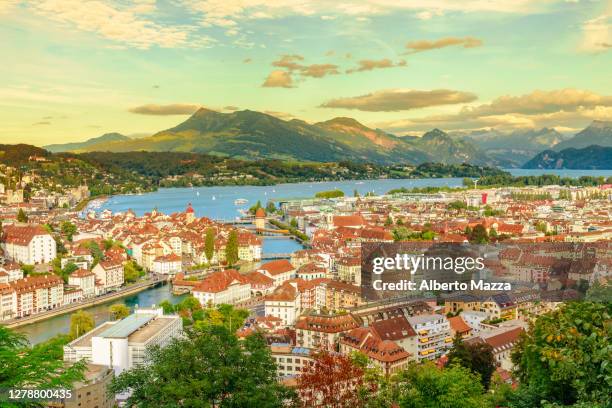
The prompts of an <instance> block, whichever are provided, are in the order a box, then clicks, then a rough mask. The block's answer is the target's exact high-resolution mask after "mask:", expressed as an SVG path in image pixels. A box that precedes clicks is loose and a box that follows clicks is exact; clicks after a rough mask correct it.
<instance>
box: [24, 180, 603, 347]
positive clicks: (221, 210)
mask: <svg viewBox="0 0 612 408" xmlns="http://www.w3.org/2000/svg"><path fill="white" fill-rule="evenodd" d="M508 171H510V172H511V173H512V174H514V175H520V176H523V175H539V174H557V175H561V176H565V177H580V176H585V175H591V176H605V177H609V176H612V171H611V170H604V171H590V170H522V169H510V170H508ZM462 183H463V179H462V178H439V179H407V180H401V179H399V180H363V181H356V180H351V181H331V182H316V183H315V182H313V183H294V184H278V185H275V186H263V187H260V186H238V187H236V186H224V187H196V188H164V189H160V190H158V191H156V192H152V193H148V194H143V195H123V196H114V197H111V198H110V199H109V200H108V201H106V202H105V203H104V204H103V205H102V206H101V207H100V208H96V210H97V211H101V210H104V209H107V208H108V209H110V210H111V211H113V212H119V211H126V210H128V209H132V210H133V211H134V212H136V214H137V215H142V214H144V213H145V212H147V211H151V210H152V209H153V208H156V207H157V209H158V210H159V211H161V212H164V213H172V212H176V211H183V210H184V209H185V207H186V206H187V204H189V203H191V204H192V206H193V208H194V210H195V212H196V215H197V216H198V217H202V216H206V217H209V218H212V219H216V220H230V219H234V218H235V217H237V216H239V215H240V213H239V212H238V210H239V209H246V208H248V207H250V206H251V205H253V204H255V203H256V202H257V200H260V201H261V202H262V204H263V205H265V204H266V203H267V201H268V200H270V199H287V198H306V197H313V196H314V194H315V193H316V192H319V191H325V190H332V189H340V190H342V191H344V193H345V194H346V195H353V192H354V191H355V190H357V191H358V192H359V193H360V194H362V195H363V194H365V193H367V192H373V193H375V194H384V193H386V192H387V191H389V190H391V189H394V188H400V187H406V188H412V187H439V186H448V187H458V186H461V185H462ZM239 198H242V199H246V200H248V202H247V203H246V204H243V205H239V206H237V205H235V204H234V201H235V200H236V199H239ZM300 248H301V246H300V245H299V244H298V243H297V242H295V241H294V240H292V239H289V238H287V239H264V243H263V252H264V254H266V253H289V252H294V251H296V250H298V249H300ZM181 299H182V297H180V296H174V295H172V293H170V288H169V286H168V285H164V286H160V287H156V288H151V289H148V290H145V291H143V292H140V293H138V294H136V295H132V296H129V297H126V298H123V299H120V300H114V301H111V302H110V303H109V304H105V305H98V306H93V307H90V308H87V309H86V310H87V311H88V312H90V313H92V314H93V315H94V318H95V320H96V324H100V323H103V322H105V321H107V320H108V319H109V315H108V307H109V306H110V305H111V304H113V303H118V302H122V303H125V304H126V305H128V306H129V307H131V308H133V307H135V306H136V305H139V306H141V307H148V306H151V305H154V304H159V303H160V302H161V301H163V300H169V301H170V302H172V303H178V302H180V300H181ZM69 328H70V315H69V314H67V315H62V316H56V317H53V318H51V319H48V320H45V321H42V322H38V323H33V324H31V325H28V326H24V327H21V328H18V329H17V330H18V331H20V332H22V333H25V334H26V335H27V336H28V338H29V340H30V341H31V342H32V343H33V344H36V343H39V342H42V341H45V340H47V339H49V338H51V337H53V336H55V335H56V334H60V333H67V332H68V331H69Z"/></svg>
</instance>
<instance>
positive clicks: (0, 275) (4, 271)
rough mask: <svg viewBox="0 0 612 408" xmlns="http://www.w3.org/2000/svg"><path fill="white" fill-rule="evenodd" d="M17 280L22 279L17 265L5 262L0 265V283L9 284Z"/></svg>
mask: <svg viewBox="0 0 612 408" xmlns="http://www.w3.org/2000/svg"><path fill="white" fill-rule="evenodd" d="M19 279H23V271H22V270H21V266H19V264H18V263H16V262H7V263H5V264H4V265H0V283H9V282H13V281H16V280H19Z"/></svg>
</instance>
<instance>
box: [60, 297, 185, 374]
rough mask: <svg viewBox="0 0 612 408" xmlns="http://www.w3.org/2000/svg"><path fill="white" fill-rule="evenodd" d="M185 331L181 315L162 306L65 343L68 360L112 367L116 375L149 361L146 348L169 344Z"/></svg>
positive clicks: (142, 310) (139, 311)
mask: <svg viewBox="0 0 612 408" xmlns="http://www.w3.org/2000/svg"><path fill="white" fill-rule="evenodd" d="M182 332H183V320H182V319H181V317H180V316H176V315H171V316H166V315H164V314H163V310H162V309H161V308H160V309H136V311H135V313H133V314H131V315H129V316H128V317H126V318H124V319H121V320H119V321H115V322H106V323H103V324H101V325H100V326H98V327H96V328H95V329H93V330H91V331H90V332H88V333H86V334H84V335H83V336H81V337H79V338H78V339H75V340H73V341H71V342H70V343H68V344H67V345H66V346H64V361H67V362H77V361H79V360H82V359H84V360H85V361H87V362H91V363H94V364H98V365H102V366H105V367H109V368H111V369H112V370H113V371H114V373H115V375H118V374H120V373H121V372H123V371H124V370H128V369H130V368H132V367H137V366H139V365H141V364H143V363H145V362H146V356H147V354H146V350H147V348H148V347H150V346H153V345H158V346H164V345H167V344H168V343H169V342H170V341H171V340H172V339H173V338H176V337H179V336H181V335H182Z"/></svg>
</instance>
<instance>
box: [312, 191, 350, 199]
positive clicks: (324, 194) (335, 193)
mask: <svg viewBox="0 0 612 408" xmlns="http://www.w3.org/2000/svg"><path fill="white" fill-rule="evenodd" d="M315 197H316V198H339V197H344V191H342V190H328V191H319V192H318V193H316V194H315Z"/></svg>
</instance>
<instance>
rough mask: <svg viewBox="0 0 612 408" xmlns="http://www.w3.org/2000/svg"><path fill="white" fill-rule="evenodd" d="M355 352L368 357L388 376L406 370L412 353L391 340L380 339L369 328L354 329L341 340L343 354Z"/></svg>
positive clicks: (372, 363)
mask: <svg viewBox="0 0 612 408" xmlns="http://www.w3.org/2000/svg"><path fill="white" fill-rule="evenodd" d="M355 351H358V352H361V353H363V354H364V355H366V356H367V357H368V360H369V361H370V364H371V365H373V366H376V367H378V368H380V370H381V371H382V373H383V374H384V375H386V376H389V375H391V374H393V373H396V372H398V371H400V370H402V369H404V368H405V367H406V365H407V364H408V362H409V361H410V353H408V352H407V351H406V350H404V349H403V348H402V347H401V346H399V345H397V344H396V343H394V342H393V341H391V340H382V339H380V337H378V336H377V335H376V334H375V333H374V332H373V331H372V330H371V328H367V327H359V328H357V329H353V330H351V331H349V332H348V333H346V334H344V335H342V337H341V338H340V352H341V353H343V354H350V353H352V352H355Z"/></svg>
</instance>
